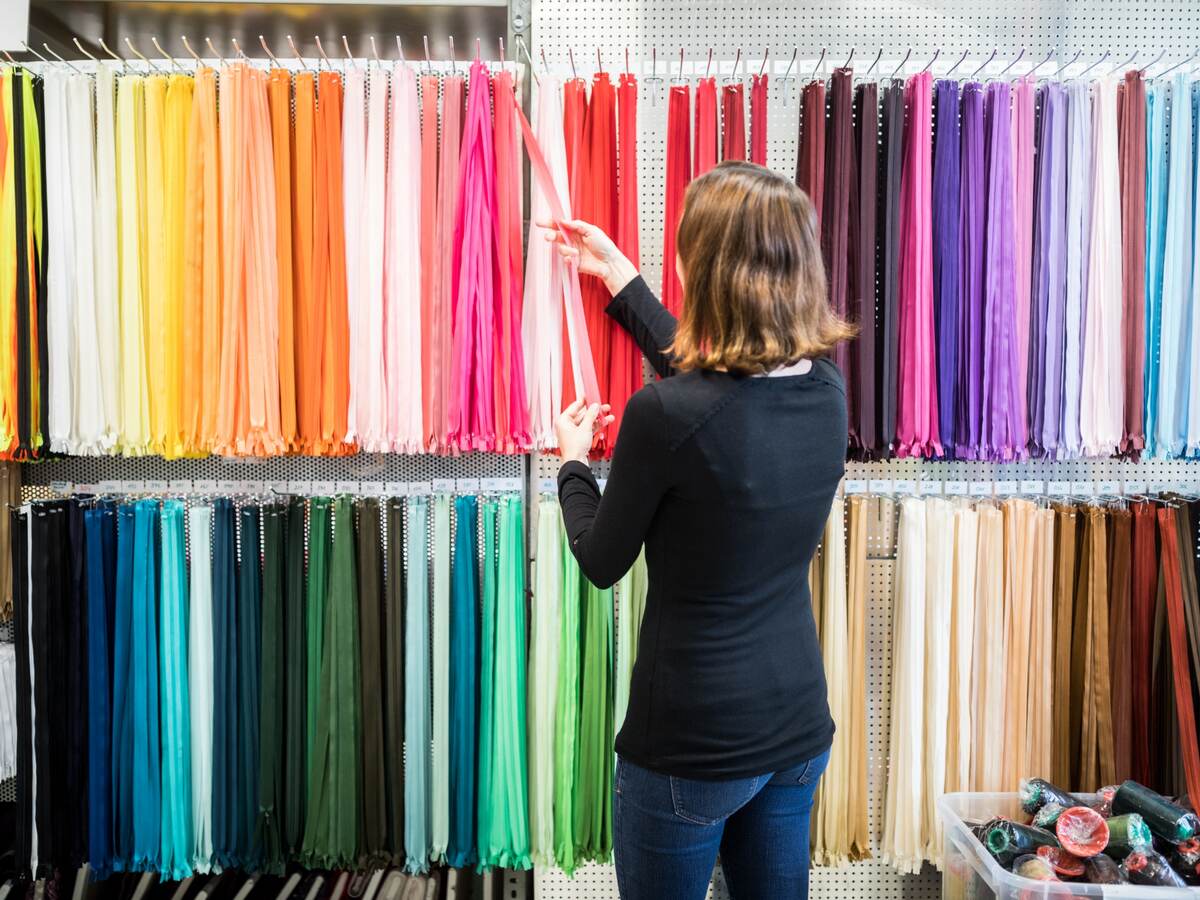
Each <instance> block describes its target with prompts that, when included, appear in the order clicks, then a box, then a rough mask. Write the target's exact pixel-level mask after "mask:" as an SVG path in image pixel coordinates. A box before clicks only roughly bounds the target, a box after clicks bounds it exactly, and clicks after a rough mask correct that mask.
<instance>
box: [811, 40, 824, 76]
mask: <svg viewBox="0 0 1200 900" xmlns="http://www.w3.org/2000/svg"><path fill="white" fill-rule="evenodd" d="M824 54H826V48H824V47H822V48H821V58H820V59H818V60H817V64H816V65H815V66H814V67H812V77H811V78H809V80H810V82H815V80H816V79H817V72H820V71H821V66H823V65H824Z"/></svg>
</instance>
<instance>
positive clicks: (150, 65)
mask: <svg viewBox="0 0 1200 900" xmlns="http://www.w3.org/2000/svg"><path fill="white" fill-rule="evenodd" d="M125 46H126V47H128V48H129V52H131V53H132V54H133V55H134V56H136V57H137V58H138V59H140V60H141V61H142V62H144V63H145V64H146V67H147V68H148V69H153V70H154V71H155V72H159V73H160V74H161V72H162V70H161V69H159V67H158V66H156V65H154V63H152V62H150V60H148V59H146V57H144V56H142V54H141V53H140V52H138V49H137V47H135V46H133V41H131V40H130V39H129V35H125Z"/></svg>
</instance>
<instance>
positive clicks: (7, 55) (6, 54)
mask: <svg viewBox="0 0 1200 900" xmlns="http://www.w3.org/2000/svg"><path fill="white" fill-rule="evenodd" d="M0 56H3V57H4V58H5V59H7V60H8V63H9V65H11V66H20V65H21V64H20V63H19V62H17V61H16V60H15V59H13V58H12V54H11V53H9V52H8V51H7V50H0ZM6 505H7V506H8V508H9V509H12V504H11V503H9V504H6Z"/></svg>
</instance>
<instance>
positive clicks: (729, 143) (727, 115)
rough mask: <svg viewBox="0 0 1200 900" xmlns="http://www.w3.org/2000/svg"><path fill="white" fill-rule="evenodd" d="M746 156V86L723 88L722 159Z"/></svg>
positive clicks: (737, 85) (739, 83) (725, 86)
mask: <svg viewBox="0 0 1200 900" xmlns="http://www.w3.org/2000/svg"><path fill="white" fill-rule="evenodd" d="M745 158H746V86H745V85H744V84H742V83H741V82H740V81H739V82H738V83H737V84H726V85H724V86H722V88H721V159H745Z"/></svg>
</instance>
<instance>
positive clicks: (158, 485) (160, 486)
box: [142, 481, 167, 494]
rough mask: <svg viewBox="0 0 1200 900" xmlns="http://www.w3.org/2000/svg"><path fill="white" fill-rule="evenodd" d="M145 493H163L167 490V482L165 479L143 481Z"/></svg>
mask: <svg viewBox="0 0 1200 900" xmlns="http://www.w3.org/2000/svg"><path fill="white" fill-rule="evenodd" d="M142 484H143V485H144V486H145V489H146V493H148V494H165V493H166V492H167V483H166V482H165V481H144V482H142Z"/></svg>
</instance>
